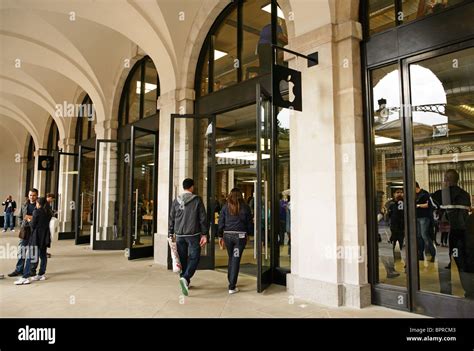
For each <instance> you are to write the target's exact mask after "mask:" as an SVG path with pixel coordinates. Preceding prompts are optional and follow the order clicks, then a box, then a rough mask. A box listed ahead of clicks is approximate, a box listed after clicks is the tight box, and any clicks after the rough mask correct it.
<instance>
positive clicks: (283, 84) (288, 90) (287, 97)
mask: <svg viewBox="0 0 474 351" xmlns="http://www.w3.org/2000/svg"><path fill="white" fill-rule="evenodd" d="M279 85H280V96H281V97H282V98H283V100H284V101H289V102H293V101H295V93H294V92H293V88H294V87H295V84H294V83H293V82H292V77H291V74H289V75H288V77H287V78H286V80H281V81H280V84H279Z"/></svg>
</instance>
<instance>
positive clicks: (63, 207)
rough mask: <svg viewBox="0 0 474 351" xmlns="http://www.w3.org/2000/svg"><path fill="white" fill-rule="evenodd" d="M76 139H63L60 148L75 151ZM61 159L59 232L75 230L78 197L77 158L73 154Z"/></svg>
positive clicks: (58, 201) (58, 197)
mask: <svg viewBox="0 0 474 351" xmlns="http://www.w3.org/2000/svg"><path fill="white" fill-rule="evenodd" d="M75 145H76V140H75V139H62V140H60V141H59V148H60V149H62V150H63V151H64V152H66V153H74V146H75ZM60 157H61V159H60V160H59V170H57V171H58V172H59V186H58V193H57V194H55V195H56V201H57V203H58V219H59V232H65V233H68V232H74V231H75V228H74V227H73V225H72V224H73V221H74V217H73V216H74V215H75V211H74V209H75V208H76V203H75V201H76V199H75V198H74V179H76V180H77V177H78V174H77V159H76V157H74V156H72V155H63V156H60Z"/></svg>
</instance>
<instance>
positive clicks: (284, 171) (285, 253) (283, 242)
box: [277, 109, 294, 269]
mask: <svg viewBox="0 0 474 351" xmlns="http://www.w3.org/2000/svg"><path fill="white" fill-rule="evenodd" d="M277 128H278V177H277V179H278V189H277V191H278V194H279V201H280V213H279V218H280V226H279V228H278V239H279V244H280V267H282V268H286V269H290V261H291V216H292V208H291V198H290V196H291V192H290V110H288V109H280V112H279V113H278V115H277ZM293 215H294V214H293Z"/></svg>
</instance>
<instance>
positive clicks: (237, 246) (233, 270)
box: [224, 233, 247, 290]
mask: <svg viewBox="0 0 474 351" xmlns="http://www.w3.org/2000/svg"><path fill="white" fill-rule="evenodd" d="M224 243H225V246H226V248H227V255H228V256H229V266H228V267H227V280H228V281H229V290H234V289H235V286H236V285H237V278H238V277H239V270H240V260H241V259H242V254H243V252H244V249H245V245H246V244H247V236H245V238H239V235H238V234H230V233H224Z"/></svg>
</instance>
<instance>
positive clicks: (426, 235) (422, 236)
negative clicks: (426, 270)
mask: <svg viewBox="0 0 474 351" xmlns="http://www.w3.org/2000/svg"><path fill="white" fill-rule="evenodd" d="M430 224H431V221H430V219H429V218H428V217H420V218H417V219H416V241H417V244H418V245H417V246H418V250H417V251H418V259H419V260H422V259H423V258H424V251H425V245H427V246H428V250H429V252H430V255H431V257H435V256H436V249H435V247H434V245H433V240H431V235H430Z"/></svg>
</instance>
